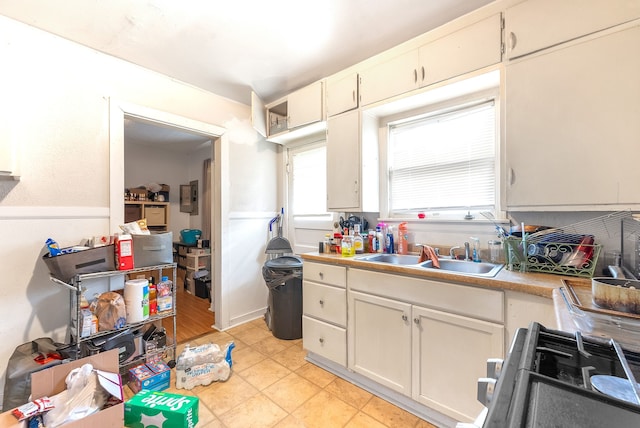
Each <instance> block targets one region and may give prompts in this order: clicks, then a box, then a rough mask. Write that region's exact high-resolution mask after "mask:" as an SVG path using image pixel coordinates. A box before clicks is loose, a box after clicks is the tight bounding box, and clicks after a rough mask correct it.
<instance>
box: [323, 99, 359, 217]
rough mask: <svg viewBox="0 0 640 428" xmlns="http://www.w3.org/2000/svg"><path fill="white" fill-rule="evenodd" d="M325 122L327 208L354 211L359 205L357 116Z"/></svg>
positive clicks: (355, 113) (335, 117)
mask: <svg viewBox="0 0 640 428" xmlns="http://www.w3.org/2000/svg"><path fill="white" fill-rule="evenodd" d="M327 122H328V123H327V209H328V210H329V211H347V210H353V208H357V207H359V206H360V113H359V111H358V110H353V111H350V112H347V113H343V114H341V115H338V116H333V117H330V118H329V120H328V121H327ZM353 211H355V210H353Z"/></svg>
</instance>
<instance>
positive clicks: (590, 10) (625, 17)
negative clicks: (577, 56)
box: [505, 0, 640, 59]
mask: <svg viewBox="0 0 640 428" xmlns="http://www.w3.org/2000/svg"><path fill="white" fill-rule="evenodd" d="M638 17H640V1H639V0H589V1H584V0H562V1H558V0H528V1H524V2H522V3H518V4H516V5H515V6H513V7H510V8H507V10H506V13H505V20H506V45H507V58H508V59H513V58H517V57H519V56H522V55H526V54H529V53H532V52H536V51H538V50H541V49H545V48H548V47H550V46H554V45H557V44H559V43H563V42H566V41H569V40H572V39H575V38H578V37H581V36H584V35H587V34H591V33H593V32H596V31H600V30H603V29H605V28H609V27H612V26H615V25H618V24H621V23H624V22H628V21H631V20H633V19H636V18H638Z"/></svg>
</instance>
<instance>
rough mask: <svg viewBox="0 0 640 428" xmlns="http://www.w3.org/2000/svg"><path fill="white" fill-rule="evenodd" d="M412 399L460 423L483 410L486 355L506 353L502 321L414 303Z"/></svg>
mask: <svg viewBox="0 0 640 428" xmlns="http://www.w3.org/2000/svg"><path fill="white" fill-rule="evenodd" d="M412 317H413V323H412V324H413V338H412V340H413V342H412V352H413V374H412V378H413V387H412V398H413V399H414V400H417V401H419V402H420V403H422V404H425V405H426V406H429V407H431V408H433V409H435V410H438V411H440V412H442V413H444V414H446V415H448V416H451V417H452V418H454V419H456V420H459V421H472V420H473V419H475V417H476V416H477V415H478V414H479V413H480V412H481V411H482V404H480V403H479V402H478V400H477V398H476V390H477V381H478V378H480V377H486V362H487V359H488V358H502V357H503V356H504V355H503V353H504V347H503V343H504V328H503V327H502V325H500V324H494V323H490V322H486V321H480V320H476V319H473V318H467V317H463V316H460V315H453V314H449V313H446V312H440V311H436V310H433V309H428V308H422V307H419V306H414V307H413V313H412Z"/></svg>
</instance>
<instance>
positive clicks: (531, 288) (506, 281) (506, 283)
mask: <svg viewBox="0 0 640 428" xmlns="http://www.w3.org/2000/svg"><path fill="white" fill-rule="evenodd" d="M300 257H301V258H302V259H303V260H307V261H313V262H319V263H328V264H334V265H339V266H348V267H352V268H358V269H367V270H373V271H377V272H382V273H390V274H399V275H407V276H413V277H419V278H424V279H435V280H444V281H451V282H455V283H458V284H463V285H471V286H480V287H486V288H494V289H500V290H511V291H518V292H521V293H526V294H532V295H535V296H540V297H546V298H548V299H552V295H553V290H554V289H556V288H558V287H561V286H562V279H563V278H565V279H571V280H572V281H573V282H574V283H577V284H578V285H580V286H583V285H584V286H585V287H589V288H590V287H591V279H590V278H576V277H568V276H562V275H551V274H545V273H522V272H514V271H510V270H507V268H506V266H505V267H503V268H502V269H501V270H500V272H498V274H497V275H496V276H495V277H493V278H486V277H480V276H471V275H459V274H456V273H452V272H439V271H437V270H434V269H424V268H416V267H406V266H401V265H392V264H384V263H375V262H367V261H364V260H358V258H357V257H358V256H356V257H342V256H340V255H337V254H320V253H317V252H312V253H303V254H300Z"/></svg>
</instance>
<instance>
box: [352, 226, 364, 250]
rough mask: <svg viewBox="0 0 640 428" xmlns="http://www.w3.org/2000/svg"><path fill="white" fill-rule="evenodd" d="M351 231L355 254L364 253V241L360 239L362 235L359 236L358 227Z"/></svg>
mask: <svg viewBox="0 0 640 428" xmlns="http://www.w3.org/2000/svg"><path fill="white" fill-rule="evenodd" d="M353 228H354V230H353V247H354V250H355V253H356V254H363V253H364V240H363V239H362V235H360V225H359V224H356V225H354V227H353Z"/></svg>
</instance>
